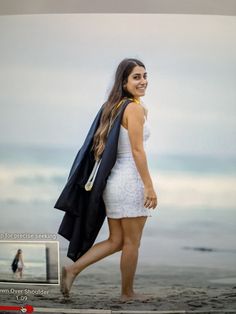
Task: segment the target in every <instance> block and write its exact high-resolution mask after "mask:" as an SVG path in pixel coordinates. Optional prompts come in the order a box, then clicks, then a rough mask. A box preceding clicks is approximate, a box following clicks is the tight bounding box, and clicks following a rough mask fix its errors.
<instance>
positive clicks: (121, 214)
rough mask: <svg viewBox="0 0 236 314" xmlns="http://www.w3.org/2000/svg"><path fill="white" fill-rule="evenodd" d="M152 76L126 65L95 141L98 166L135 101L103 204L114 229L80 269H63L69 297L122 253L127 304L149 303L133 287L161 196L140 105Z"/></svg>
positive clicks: (77, 266) (117, 76) (141, 66)
mask: <svg viewBox="0 0 236 314" xmlns="http://www.w3.org/2000/svg"><path fill="white" fill-rule="evenodd" d="M147 84H148V82H147V72H146V69H145V66H144V64H143V63H142V62H141V61H139V60H137V59H131V58H130V59H124V60H123V61H122V62H121V63H120V64H119V66H118V68H117V70H116V74H115V81H114V84H113V87H112V89H111V92H110V94H109V96H108V99H107V101H106V103H105V105H104V107H103V108H104V109H103V112H102V115H101V119H100V125H99V127H98V128H97V131H96V133H95V135H94V138H93V151H94V157H95V159H96V160H99V158H100V157H101V156H102V153H103V151H104V147H105V145H106V138H107V135H108V132H109V130H110V127H111V126H112V122H113V121H114V119H115V116H116V112H117V109H118V107H119V106H122V103H123V101H124V99H127V98H130V99H132V101H131V102H130V103H129V104H128V105H127V107H126V108H125V110H124V113H123V117H122V120H121V125H120V134H119V141H118V147H117V160H116V163H115V165H114V167H113V168H112V171H111V173H110V175H109V177H108V179H107V183H106V187H105V190H104V191H103V200H104V203H105V207H106V215H107V220H108V225H109V237H108V239H107V240H105V241H102V242H99V243H96V244H95V245H93V246H92V247H91V248H90V249H89V250H88V251H87V252H86V253H85V254H84V255H82V256H81V257H80V258H79V259H78V260H77V261H76V262H75V263H74V264H72V265H70V266H67V267H63V268H62V282H61V292H62V294H63V295H64V296H65V297H68V296H69V291H70V289H71V286H72V283H73V281H74V279H75V277H76V276H77V275H78V274H79V273H80V272H81V271H82V270H83V269H85V268H86V267H87V266H89V265H91V264H93V263H95V262H97V261H99V260H101V259H102V258H104V257H106V256H109V255H111V254H113V253H115V252H118V251H122V254H121V261H120V269H121V280H122V287H121V300H122V301H128V300H132V299H145V296H142V295H139V294H137V293H135V292H134V288H133V282H134V276H135V271H136V266H137V261H138V251H139V246H140V241H141V236H142V231H143V228H144V225H145V222H146V219H147V217H148V216H150V209H154V208H156V206H157V196H156V193H155V190H154V187H153V183H152V179H151V176H150V174H149V170H148V165H147V159H146V153H145V149H144V146H145V141H146V140H147V139H148V137H149V128H148V124H147V110H146V108H145V107H144V105H143V103H142V102H141V100H140V97H142V96H144V95H145V91H146V88H147Z"/></svg>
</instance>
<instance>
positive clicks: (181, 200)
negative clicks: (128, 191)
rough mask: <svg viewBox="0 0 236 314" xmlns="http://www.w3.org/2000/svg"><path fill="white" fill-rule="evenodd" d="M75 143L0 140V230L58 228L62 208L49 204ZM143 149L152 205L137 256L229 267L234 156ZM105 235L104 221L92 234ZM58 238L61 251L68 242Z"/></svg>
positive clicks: (233, 249)
mask: <svg viewBox="0 0 236 314" xmlns="http://www.w3.org/2000/svg"><path fill="white" fill-rule="evenodd" d="M78 148H79V147H76V148H54V147H43V146H41V147H40V146H29V145H28V146H27V145H6V144H1V145H0V212H1V220H0V233H1V234H3V233H37V234H39V233H40V234H42V233H44V234H56V233H57V230H58V227H59V224H60V222H61V219H62V217H63V215H64V212H62V211H60V210H57V209H55V208H54V204H55V202H56V200H57V198H58V196H59V194H60V193H61V191H62V189H63V187H64V185H65V183H66V180H67V177H68V175H69V170H70V167H71V165H72V163H73V160H74V158H75V156H76V154H77V151H78ZM147 156H148V164H149V168H150V173H151V176H152V178H153V181H154V185H155V188H156V192H157V196H158V206H157V208H156V209H155V210H151V213H152V217H150V218H148V220H147V223H146V225H145V228H144V231H143V237H142V242H141V247H140V258H139V260H140V262H143V263H148V264H154V265H158V264H163V265H186V266H188V265H189V266H199V267H217V268H225V269H235V268H236V267H235V265H236V244H235V243H236V241H235V240H236V237H235V236H236V157H227V156H204V155H198V156H197V155H177V154H175V155H173V154H172V155H170V154H165V155H164V154H160V155H151V154H148V155H147ZM107 234H108V227H107V222H106V221H105V223H104V225H103V227H102V229H101V231H100V233H99V235H98V238H97V240H96V241H100V240H104V239H105V238H106V237H107ZM1 240H5V239H4V238H3V237H2V238H1ZM50 240H51V239H50ZM57 240H59V241H60V248H61V253H62V254H66V250H67V245H68V242H67V241H66V240H65V239H63V238H62V237H60V236H59V235H58V236H57ZM118 254H119V253H116V254H114V255H113V256H110V257H108V260H110V261H117V260H118Z"/></svg>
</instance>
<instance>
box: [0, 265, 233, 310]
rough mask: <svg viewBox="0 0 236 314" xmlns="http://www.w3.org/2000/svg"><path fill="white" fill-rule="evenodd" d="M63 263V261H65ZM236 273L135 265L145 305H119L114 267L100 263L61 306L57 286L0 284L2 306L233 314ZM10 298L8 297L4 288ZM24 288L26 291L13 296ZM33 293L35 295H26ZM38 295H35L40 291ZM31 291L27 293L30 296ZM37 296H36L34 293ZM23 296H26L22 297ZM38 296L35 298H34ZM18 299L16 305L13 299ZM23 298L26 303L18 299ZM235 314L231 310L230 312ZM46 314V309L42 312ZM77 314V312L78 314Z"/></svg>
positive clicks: (81, 278) (84, 275)
mask: <svg viewBox="0 0 236 314" xmlns="http://www.w3.org/2000/svg"><path fill="white" fill-rule="evenodd" d="M68 261H69V260H66V261H65V260H64V261H63V262H66V263H67V262H68ZM235 277H236V274H235V272H234V271H233V270H224V269H217V268H202V267H186V266H184V267H179V266H176V267H175V266H164V265H156V266H149V265H147V264H146V265H144V264H142V265H140V264H139V265H138V268H137V273H136V279H135V287H136V291H137V292H140V293H144V294H149V295H151V299H150V300H149V301H145V302H141V301H132V302H131V301H129V302H126V303H121V302H120V301H119V293H120V273H119V264H118V262H117V263H113V262H110V261H105V260H103V261H100V262H98V263H97V264H96V265H91V266H90V267H88V268H87V269H85V270H84V271H83V272H82V273H81V274H80V275H79V276H78V277H77V278H76V280H75V283H74V286H73V288H72V290H71V298H70V300H69V301H65V300H64V299H63V298H62V297H61V295H60V291H59V286H50V285H48V286H40V285H37V286H36V285H22V284H18V285H12V284H8V285H7V284H1V285H0V289H1V290H0V292H1V293H0V300H1V305H2V304H4V305H12V304H20V305H23V304H30V305H32V306H34V308H35V310H36V312H37V308H38V309H41V310H40V311H42V309H43V308H51V309H52V308H61V309H62V312H63V309H64V310H66V309H97V310H102V309H103V310H111V311H114V313H115V312H117V313H118V311H124V310H126V311H134V310H137V311H144V313H145V311H158V310H159V311H164V310H166V311H173V313H174V311H184V313H187V311H198V312H199V311H201V313H207V312H208V311H213V310H215V311H216V313H227V310H228V311H229V313H234V312H235V313H236V278H235ZM12 288H13V289H15V291H13V290H10V291H11V292H12V293H7V291H6V289H12ZM25 288H27V289H28V290H29V291H26V290H25V291H23V292H22V293H17V290H18V291H20V289H25ZM33 290H34V292H35V293H31V292H32V291H33ZM39 290H40V291H41V292H40V291H39ZM30 291H31V292H30ZM37 291H38V292H37ZM25 292H26V293H25ZM36 292H37V293H36ZM17 295H18V299H19V297H20V296H22V297H20V300H17V297H16V296H17ZM26 295H27V300H26V301H25V300H24V301H22V300H21V298H23V296H26ZM233 310H235V311H233ZM46 312H48V313H50V310H46ZM78 313H79V312H78Z"/></svg>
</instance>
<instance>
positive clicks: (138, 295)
mask: <svg viewBox="0 0 236 314" xmlns="http://www.w3.org/2000/svg"><path fill="white" fill-rule="evenodd" d="M152 298H153V296H152V295H149V294H141V293H133V294H132V295H126V294H123V295H122V296H121V298H120V301H122V302H129V301H141V302H147V301H150V300H151V299H152Z"/></svg>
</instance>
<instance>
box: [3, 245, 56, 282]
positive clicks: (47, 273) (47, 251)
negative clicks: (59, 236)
mask: <svg viewBox="0 0 236 314" xmlns="http://www.w3.org/2000/svg"><path fill="white" fill-rule="evenodd" d="M0 283H26V284H27V283H29V284H55V285H58V284H59V242H58V241H48V242H39V241H35V242H34V241H25V242H20V241H0Z"/></svg>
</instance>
